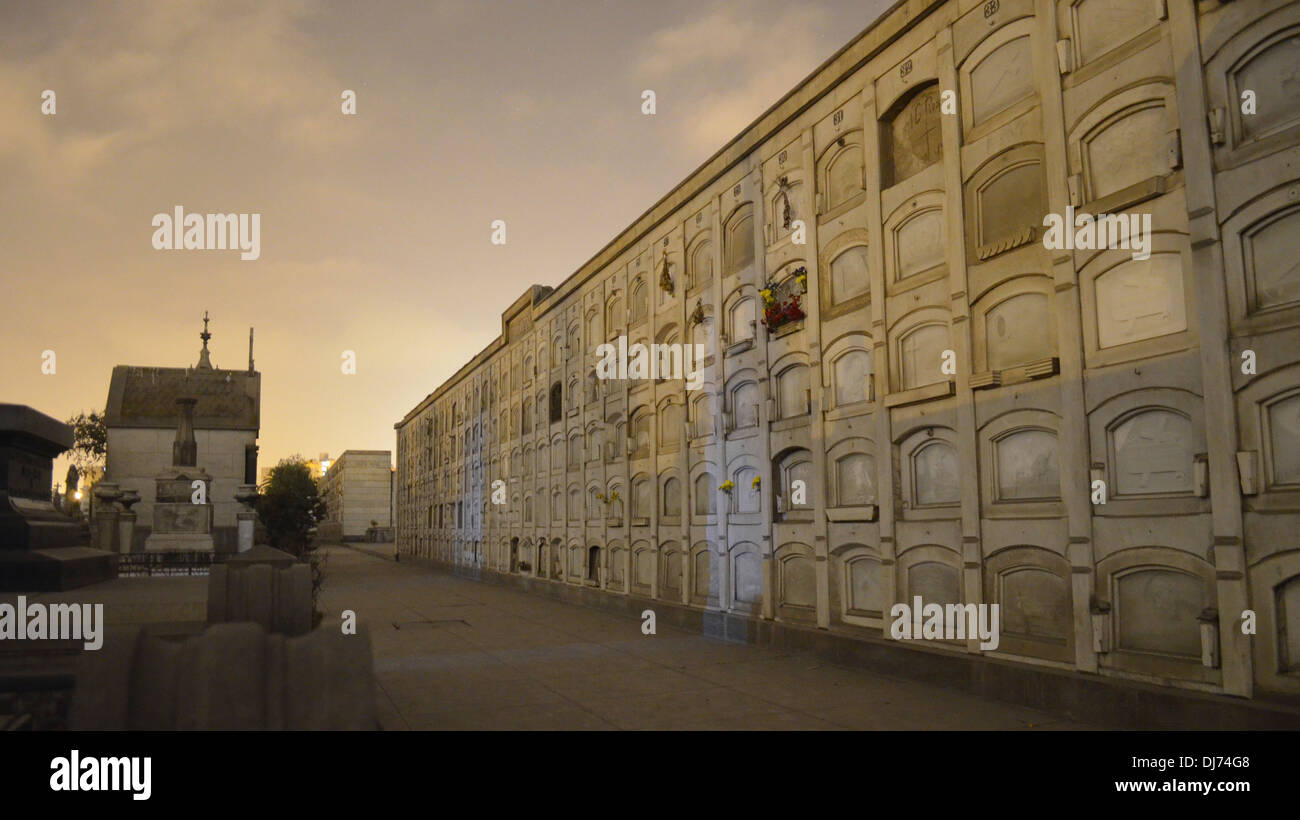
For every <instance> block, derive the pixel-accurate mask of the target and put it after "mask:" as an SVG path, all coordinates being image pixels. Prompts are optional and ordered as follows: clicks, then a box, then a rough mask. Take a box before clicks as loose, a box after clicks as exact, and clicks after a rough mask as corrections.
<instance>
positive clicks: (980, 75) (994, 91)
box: [970, 34, 1034, 125]
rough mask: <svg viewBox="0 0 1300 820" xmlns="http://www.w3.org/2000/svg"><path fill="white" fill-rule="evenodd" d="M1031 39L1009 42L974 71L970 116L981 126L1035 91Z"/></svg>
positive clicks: (995, 50)
mask: <svg viewBox="0 0 1300 820" xmlns="http://www.w3.org/2000/svg"><path fill="white" fill-rule="evenodd" d="M1033 72H1034V59H1033V54H1032V52H1031V50H1030V48H1029V35H1027V34H1026V35H1024V36H1022V37H1017V38H1015V39H1014V40H1008V41H1007V42H1005V43H1003V44H1002V45H1000V46H998V47H997V48H996V49H994V50H993V51H992V52H991V53H990V54H989V55H988V56H987V57H985V58H984V59H983V60H981V61H980V63H979V65H977V66H975V68H973V69H971V73H970V90H971V115H972V117H973V119H974V122H973V123H972V124H973V125H978V124H980V123H982V122H984V121H985V120H987V119H988V118H989V117H991V116H993V115H994V114H996V113H998V112H999V111H1002V110H1004V109H1006V108H1008V107H1010V106H1011V105H1013V104H1014V103H1016V102H1019V101H1020V100H1021V99H1023V98H1024V97H1027V96H1029V95H1030V94H1032V93H1033V91H1034V73H1033Z"/></svg>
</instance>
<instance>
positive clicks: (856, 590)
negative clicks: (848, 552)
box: [848, 555, 885, 614]
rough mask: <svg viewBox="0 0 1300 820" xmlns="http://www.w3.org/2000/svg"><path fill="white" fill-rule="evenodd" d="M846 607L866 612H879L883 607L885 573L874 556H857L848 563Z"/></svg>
mask: <svg viewBox="0 0 1300 820" xmlns="http://www.w3.org/2000/svg"><path fill="white" fill-rule="evenodd" d="M848 572H849V584H848V586H849V590H848V592H849V600H848V605H849V606H848V608H849V609H850V610H854V611H857V612H862V613H866V614H879V613H881V612H883V611H884V608H885V577H884V576H885V573H884V571H883V568H882V567H881V564H880V562H879V561H878V560H876V559H875V558H870V557H868V556H865V555H864V556H859V557H857V558H853V559H851V560H850V561H849V563H848Z"/></svg>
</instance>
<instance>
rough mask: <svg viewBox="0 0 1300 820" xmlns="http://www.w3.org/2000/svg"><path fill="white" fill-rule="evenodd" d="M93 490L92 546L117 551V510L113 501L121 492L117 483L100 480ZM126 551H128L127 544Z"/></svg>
mask: <svg viewBox="0 0 1300 820" xmlns="http://www.w3.org/2000/svg"><path fill="white" fill-rule="evenodd" d="M93 492H94V494H95V498H96V499H97V500H98V503H97V504H96V505H95V521H94V524H95V526H94V533H95V534H94V539H95V540H94V546H95V548H96V549H101V550H108V551H109V552H118V551H120V545H119V544H118V543H117V535H118V533H117V518H118V510H117V506H116V505H115V504H114V503H113V502H114V501H117V500H118V499H119V498H121V497H122V492H121V490H120V489H118V485H117V484H114V483H112V482H108V481H101V482H100V483H99V484H97V485H96V486H95V489H94V491H93ZM127 551H128V552H129V551H130V545H129V544H128V545H127Z"/></svg>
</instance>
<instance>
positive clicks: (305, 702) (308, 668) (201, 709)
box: [68, 623, 380, 731]
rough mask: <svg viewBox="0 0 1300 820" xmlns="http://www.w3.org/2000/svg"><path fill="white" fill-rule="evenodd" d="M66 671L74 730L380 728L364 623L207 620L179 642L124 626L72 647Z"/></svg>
mask: <svg viewBox="0 0 1300 820" xmlns="http://www.w3.org/2000/svg"><path fill="white" fill-rule="evenodd" d="M76 678H77V683H76V689H75V690H74V692H73V695H72V703H71V707H70V709H69V715H68V725H69V728H71V729H72V730H74V731H132V730H144V731H159V730H183V731H193V730H212V729H215V730H249V729H254V730H255V729H287V730H304V729H352V730H374V729H378V728H380V727H379V720H378V714H377V707H378V704H377V702H376V694H375V693H376V686H375V670H374V656H373V654H372V652H371V648H370V635H369V632H368V631H367V629H366V627H365V625H364V624H361V625H359V626H358V628H357V634H355V635H344V634H342V633H341V632H340V631H339V630H337V629H318V630H316V631H314V632H311V633H310V634H307V635H302V636H299V637H290V636H287V635H283V634H275V633H268V632H267V631H266V630H265V629H263V628H262V627H261V626H259V625H258V624H255V623H228V624H216V625H213V626H209V627H208V628H207V629H206V630H205V631H204V632H203V634H201V635H195V636H192V637H189V638H187V639H185V640H180V641H178V640H175V639H167V638H164V637H160V636H159V635H156V634H153V633H151V632H149V631H148V630H147V629H140V628H133V629H129V630H124V631H123V632H122V633H120V634H119V635H118V636H117V637H116V638H115V639H114V640H111V641H108V642H106V643H105V644H104V646H103V648H102V649H100V650H99V651H97V652H83V653H81V657H80V659H79V666H78V669H77V676H76Z"/></svg>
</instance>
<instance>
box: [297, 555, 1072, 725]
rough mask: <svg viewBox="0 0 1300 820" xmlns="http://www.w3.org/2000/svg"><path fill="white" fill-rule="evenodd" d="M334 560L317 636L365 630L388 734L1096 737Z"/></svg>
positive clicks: (741, 648)
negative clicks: (917, 732) (796, 732)
mask: <svg viewBox="0 0 1300 820" xmlns="http://www.w3.org/2000/svg"><path fill="white" fill-rule="evenodd" d="M365 546H366V547H373V545H365ZM328 552H329V557H328V565H327V570H326V582H325V587H324V590H323V592H322V607H323V609H324V611H325V621H324V624H323V625H325V626H328V625H330V624H331V623H333V624H338V623H339V622H340V621H339V618H340V615H341V612H342V611H343V610H345V609H351V610H353V611H355V612H356V614H357V618H358V621H359V622H361V623H365V624H368V626H369V629H370V634H371V639H372V641H373V642H374V651H375V668H376V673H377V675H378V682H379V688H380V717H381V721H382V722H383V725H384V728H386V729H1082V728H1091V727H1086V726H1083V725H1081V724H1078V723H1075V722H1070V721H1067V720H1064V719H1061V718H1057V717H1055V716H1053V715H1049V714H1047V713H1044V712H1039V711H1035V710H1032V709H1027V708H1022V707H1017V706H1013V705H1009V704H1005V703H1000V702H997V701H992V700H987V699H984V698H980V697H976V696H973V695H968V694H963V693H958V692H953V691H950V690H947V689H944V688H942V687H938V686H932V685H927V684H924V683H918V682H916V681H910V680H902V679H894V678H888V677H885V676H882V675H878V674H874V673H871V672H867V671H863V670H859V669H850V668H844V667H839V666H836V665H834V664H830V663H827V662H826V661H824V660H821V659H818V658H815V657H813V656H811V655H808V654H804V653H800V652H790V651H780V650H774V649H771V648H768V647H758V646H749V645H740V644H731V643H723V642H721V641H716V640H713V639H709V638H705V637H704V636H702V635H699V634H691V633H688V632H685V631H682V630H680V629H677V628H675V627H672V626H669V625H666V624H664V623H662V622H661V623H659V624H658V630H657V634H655V635H643V634H641V622H640V621H639V620H636V619H630V618H627V617H624V616H620V615H617V614H614V613H611V612H606V611H603V610H595V609H588V608H585V607H580V606H575V605H572V604H566V603H561V602H557V601H552V600H548V599H545V598H541V597H538V596H533V595H528V594H527V593H524V592H521V591H518V590H515V589H510V588H508V587H502V586H497V585H493V584H482V583H478V582H475V581H472V580H469V579H464V578H457V577H454V576H452V575H449V574H445V573H441V572H438V571H434V570H430V569H428V568H425V567H421V566H414V565H411V564H405V563H394V562H393V561H392V560H391V558H386V557H385V558H381V557H378V556H377V555H376V554H374V553H368V552H361V551H358V550H353V549H350V548H348V547H341V546H338V547H330V548H329V550H328ZM646 608H648V609H653V608H654V603H653V602H651V601H647V602H646Z"/></svg>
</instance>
